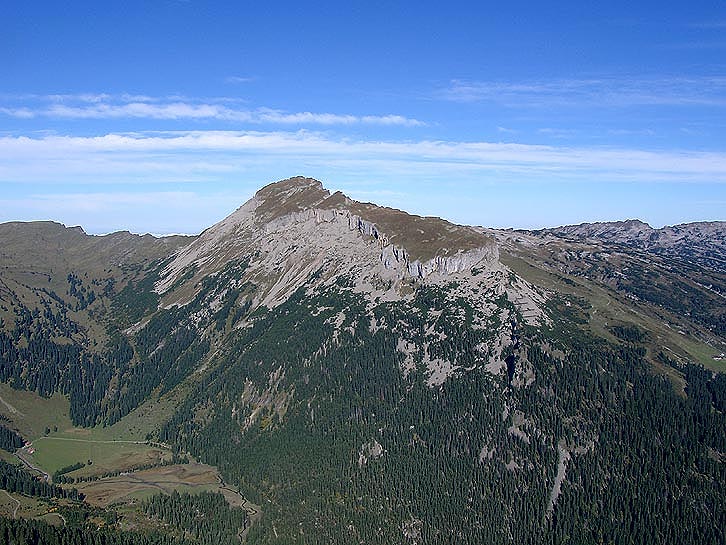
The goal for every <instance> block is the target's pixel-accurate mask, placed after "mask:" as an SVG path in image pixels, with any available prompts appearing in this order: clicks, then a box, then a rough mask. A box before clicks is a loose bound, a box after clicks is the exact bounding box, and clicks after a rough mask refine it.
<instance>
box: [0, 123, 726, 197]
mask: <svg viewBox="0 0 726 545" xmlns="http://www.w3.org/2000/svg"><path fill="white" fill-rule="evenodd" d="M283 164H284V165H287V166H288V168H291V169H293V170H294V171H299V170H300V169H301V168H303V167H311V168H316V169H320V168H325V169H339V170H340V171H346V172H352V171H358V170H360V171H362V172H366V173H368V174H369V175H370V176H371V177H375V176H381V177H383V178H389V177H390V176H392V175H396V174H401V175H404V176H411V175H414V174H416V173H423V174H425V175H426V176H428V177H431V176H434V177H447V176H449V177H450V176H453V175H457V176H459V175H461V176H474V175H476V176H477V177H478V179H482V180H486V179H491V180H495V179H496V180H518V179H519V180H529V181H532V180H535V181H536V180H542V181H543V182H545V181H552V180H571V181H579V182H587V183H597V182H612V181H637V182H643V181H652V182H658V181H667V182H689V181H700V182H709V183H715V184H726V153H723V152H697V151H648V150H638V149H613V148H586V147H573V146H544V145H528V144H517V143H490V142H456V141H431V140H423V141H416V142H394V141H372V140H350V139H335V138H332V137H330V136H327V135H324V134H321V133H315V132H308V131H296V132H284V131H283V132H259V131H258V132H226V131H225V132H220V131H196V132H183V133H174V132H172V133H142V134H107V135H104V136H96V137H80V136H43V137H38V138H30V137H27V136H6V137H2V138H0V181H2V182H5V183H36V182H64V183H67V182H68V181H70V180H72V181H74V182H78V183H84V182H87V183H94V184H95V183H99V180H101V181H103V180H105V181H107V182H109V183H120V182H123V183H129V182H139V183H146V182H147V181H149V180H155V181H157V182H165V181H168V182H179V181H205V180H222V179H231V178H233V177H234V175H235V174H239V173H241V172H243V171H244V170H245V169H247V168H250V165H253V166H255V167H257V166H259V167H260V168H261V169H262V170H264V168H263V167H266V168H267V169H268V170H270V169H272V170H274V169H275V168H277V167H280V166H281V165H283Z"/></svg>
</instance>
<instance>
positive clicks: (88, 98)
mask: <svg viewBox="0 0 726 545" xmlns="http://www.w3.org/2000/svg"><path fill="white" fill-rule="evenodd" d="M34 100H35V102H39V104H36V105H35V106H33V107H30V106H28V105H25V104H24V105H20V106H2V107H0V113H2V114H4V115H8V116H12V117H17V118H22V119H30V118H54V119H124V118H125V119H154V120H190V119H191V120H215V121H225V122H238V123H250V124H263V123H267V124H279V125H356V124H363V125H380V126H392V125H396V126H403V127H418V126H423V125H425V123H423V122H422V121H419V120H417V119H412V118H408V117H405V116H402V115H394V114H387V115H362V116H361V115H352V114H334V113H326V112H286V111H283V110H276V109H271V108H256V109H239V108H233V107H230V106H228V105H225V103H232V102H239V99H227V98H221V99H213V100H208V101H206V102H204V101H198V100H190V99H186V98H185V97H165V98H157V97H149V96H144V95H128V94H124V95H120V96H118V97H112V96H110V95H105V94H98V95H91V94H87V95H48V96H45V97H35V98H34Z"/></svg>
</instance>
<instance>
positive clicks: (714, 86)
mask: <svg viewBox="0 0 726 545" xmlns="http://www.w3.org/2000/svg"><path fill="white" fill-rule="evenodd" d="M435 95H436V96H437V97H438V98H441V99H444V100H450V101H456V102H491V103H496V104H499V105H504V106H507V107H512V108H532V107H551V106H563V107H564V106H566V107H629V106H642V105H669V106H697V105H700V106H717V107H726V77H718V76H709V77H694V78H684V77H651V78H645V77H640V76H633V77H626V76H620V77H612V76H611V77H600V78H584V79H556V80H534V81H521V82H512V81H468V80H452V81H451V82H450V83H449V85H448V86H446V87H445V88H443V89H440V90H439V91H437V92H436V93H435Z"/></svg>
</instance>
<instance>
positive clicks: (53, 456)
mask: <svg viewBox="0 0 726 545" xmlns="http://www.w3.org/2000/svg"><path fill="white" fill-rule="evenodd" d="M33 447H34V448H35V453H34V454H33V456H32V459H33V461H34V463H35V464H36V465H38V466H39V467H42V468H43V469H45V470H46V471H48V472H49V473H54V472H55V471H57V470H58V469H60V468H62V467H66V466H70V465H73V464H75V463H76V462H83V463H87V462H88V461H89V460H90V461H91V462H92V464H90V465H87V466H86V467H83V468H81V469H79V470H76V471H74V472H72V473H69V474H68V476H69V477H79V476H88V475H100V474H103V473H109V472H113V471H129V470H131V469H134V468H136V467H139V466H142V465H146V464H158V463H161V462H162V461H164V460H167V459H169V458H171V452H170V451H168V450H167V449H164V448H161V447H156V446H151V445H146V444H143V443H142V444H136V443H123V442H116V441H102V440H96V439H90V440H86V439H77V438H67V437H50V436H49V437H40V438H38V439H36V440H35V441H33Z"/></svg>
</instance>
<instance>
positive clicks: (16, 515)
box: [3, 490, 20, 519]
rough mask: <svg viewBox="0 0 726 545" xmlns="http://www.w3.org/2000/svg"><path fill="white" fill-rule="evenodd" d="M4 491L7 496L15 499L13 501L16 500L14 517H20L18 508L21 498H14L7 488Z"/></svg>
mask: <svg viewBox="0 0 726 545" xmlns="http://www.w3.org/2000/svg"><path fill="white" fill-rule="evenodd" d="M3 492H5V495H6V496H7V497H8V498H10V499H11V500H13V501H14V502H15V504H16V505H15V511H13V518H14V519H16V518H18V509H20V500H18V499H17V498H13V497H12V496H11V495H10V494H9V493H8V491H7V490H3Z"/></svg>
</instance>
